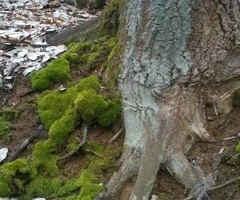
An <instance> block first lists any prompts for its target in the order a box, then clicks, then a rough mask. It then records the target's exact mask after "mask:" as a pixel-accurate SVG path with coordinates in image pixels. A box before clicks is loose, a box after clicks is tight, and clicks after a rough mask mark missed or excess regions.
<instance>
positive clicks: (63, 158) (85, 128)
mask: <svg viewBox="0 0 240 200" xmlns="http://www.w3.org/2000/svg"><path fill="white" fill-rule="evenodd" d="M81 132H82V133H83V139H82V141H81V142H80V144H79V145H78V146H77V148H76V149H75V150H74V151H71V152H69V153H67V154H66V155H64V156H62V157H60V158H59V159H58V160H59V161H60V160H66V159H67V158H70V157H71V156H73V155H74V154H75V153H77V152H78V150H79V149H80V148H81V147H82V146H83V145H84V144H85V143H86V142H87V134H88V126H87V124H83V125H82V128H81Z"/></svg>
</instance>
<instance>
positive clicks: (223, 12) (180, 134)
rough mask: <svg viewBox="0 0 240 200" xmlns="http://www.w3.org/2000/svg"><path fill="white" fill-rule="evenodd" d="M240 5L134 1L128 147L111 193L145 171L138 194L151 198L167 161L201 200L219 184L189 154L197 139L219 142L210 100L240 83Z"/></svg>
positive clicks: (123, 85)
mask: <svg viewBox="0 0 240 200" xmlns="http://www.w3.org/2000/svg"><path fill="white" fill-rule="evenodd" d="M239 8H240V3H239V1H238V0H231V1H229V0H226V1H225V0H214V1H212V0H184V1H182V0H151V1H147V0H131V1H128V2H127V9H126V13H124V16H125V18H126V26H125V28H126V32H125V33H124V38H125V45H124V46H125V52H124V55H123V63H122V73H121V77H120V82H119V84H120V90H121V93H122V98H123V101H122V103H123V114H124V123H125V128H126V136H125V143H124V147H125V151H124V153H123V155H122V162H123V164H122V167H120V169H119V171H118V172H117V173H116V174H115V175H114V176H113V177H112V178H111V179H110V181H109V184H108V185H107V190H106V191H105V194H104V195H105V197H107V196H111V198H113V196H114V194H115V193H116V192H117V191H118V190H119V189H120V188H121V186H122V185H123V184H124V182H125V181H126V180H128V178H130V177H131V176H133V175H138V176H137V180H136V184H135V186H134V189H133V191H132V194H131V197H130V199H131V200H135V199H136V200H139V199H148V198H149V196H150V194H151V191H152V187H153V184H154V181H155V177H156V174H157V172H158V170H159V167H161V165H162V164H165V165H167V166H168V167H169V169H170V170H171V171H172V172H173V174H174V175H175V176H176V178H177V179H178V180H179V182H181V183H182V184H184V185H185V186H186V188H188V189H190V190H191V192H190V195H191V196H193V197H196V198H197V199H202V198H203V196H204V195H205V193H206V191H207V190H208V188H210V187H211V186H212V185H214V184H215V183H214V180H213V178H212V176H211V174H209V175H205V173H204V172H203V171H202V170H201V169H200V168H199V167H197V166H193V165H192V164H191V163H190V162H189V161H188V160H187V158H186V157H185V153H186V152H187V151H188V150H189V149H190V148H191V147H192V145H193V144H194V142H195V141H196V140H197V139H200V140H204V141H209V140H212V139H213V138H212V137H211V134H210V133H208V131H207V124H206V116H205V104H206V103H207V102H211V103H213V104H218V102H222V101H221V100H222V94H223V93H225V92H226V91H227V90H229V88H232V87H233V86H234V85H236V84H238V83H239V79H240V76H239V75H240V68H239V64H240V63H239V62H240V61H239V60H240V59H239V57H240V53H239V44H240V43H239V41H240V34H239V25H240V23H239V20H240V18H239V16H240V13H239V10H240V9H239ZM217 106H218V107H219V108H220V109H221V108H222V107H223V106H224V103H219V104H218V105H217ZM228 112H229V111H228Z"/></svg>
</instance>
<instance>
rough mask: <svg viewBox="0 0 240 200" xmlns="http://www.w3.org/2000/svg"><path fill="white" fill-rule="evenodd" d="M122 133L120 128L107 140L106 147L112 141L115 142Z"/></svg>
mask: <svg viewBox="0 0 240 200" xmlns="http://www.w3.org/2000/svg"><path fill="white" fill-rule="evenodd" d="M121 133H122V128H120V130H119V131H118V132H117V133H116V134H115V135H114V136H113V137H112V138H111V140H109V142H108V145H109V144H111V143H112V142H113V141H115V140H116V139H117V138H118V137H119V136H120V135H121Z"/></svg>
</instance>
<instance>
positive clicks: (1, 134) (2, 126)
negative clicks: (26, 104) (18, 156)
mask: <svg viewBox="0 0 240 200" xmlns="http://www.w3.org/2000/svg"><path fill="white" fill-rule="evenodd" d="M9 125H10V122H9V121H8V120H6V118H5V117H0V139H2V140H7V139H9V131H10V128H9Z"/></svg>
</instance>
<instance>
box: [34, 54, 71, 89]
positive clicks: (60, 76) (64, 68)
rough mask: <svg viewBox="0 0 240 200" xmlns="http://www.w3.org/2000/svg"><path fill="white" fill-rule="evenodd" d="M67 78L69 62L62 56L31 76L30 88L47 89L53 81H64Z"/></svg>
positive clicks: (68, 75)
mask: <svg viewBox="0 0 240 200" xmlns="http://www.w3.org/2000/svg"><path fill="white" fill-rule="evenodd" d="M69 80H70V66H69V62H68V61H67V60H66V59H64V58H62V57H60V58H58V59H56V60H53V61H52V62H51V63H50V64H49V65H48V67H46V68H44V69H42V70H40V71H38V72H36V73H34V74H33V75H32V76H31V83H32V88H33V89H34V90H37V91H40V92H41V91H44V90H47V89H49V88H50V87H51V86H52V85H53V84H55V83H66V82H67V81H69Z"/></svg>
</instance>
